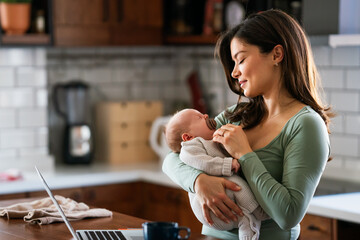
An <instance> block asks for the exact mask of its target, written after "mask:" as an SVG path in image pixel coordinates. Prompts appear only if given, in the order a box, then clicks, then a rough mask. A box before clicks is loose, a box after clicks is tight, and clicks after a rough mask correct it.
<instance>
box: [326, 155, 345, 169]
mask: <svg viewBox="0 0 360 240" xmlns="http://www.w3.org/2000/svg"><path fill="white" fill-rule="evenodd" d="M342 167H344V160H343V158H342V157H333V159H332V160H331V161H330V162H327V163H326V168H336V169H341V168H342Z"/></svg>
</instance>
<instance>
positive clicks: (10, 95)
mask: <svg viewBox="0 0 360 240" xmlns="http://www.w3.org/2000/svg"><path fill="white" fill-rule="evenodd" d="M32 106H34V92H33V90H32V89H31V88H9V89H3V88H2V89H1V88H0V108H1V107H32Z"/></svg>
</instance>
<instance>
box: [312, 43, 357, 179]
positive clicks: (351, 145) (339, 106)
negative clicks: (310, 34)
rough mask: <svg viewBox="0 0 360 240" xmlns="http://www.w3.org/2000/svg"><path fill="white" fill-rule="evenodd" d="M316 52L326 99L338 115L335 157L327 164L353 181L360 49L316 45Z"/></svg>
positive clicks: (333, 137) (333, 142)
mask: <svg viewBox="0 0 360 240" xmlns="http://www.w3.org/2000/svg"><path fill="white" fill-rule="evenodd" d="M314 55H315V61H316V63H317V65H318V67H319V70H320V71H319V72H320V75H321V77H322V80H323V86H324V88H325V93H326V95H327V99H328V100H329V102H330V103H331V105H332V106H333V110H334V111H335V112H336V114H337V116H336V117H335V118H334V119H333V122H332V125H331V130H332V134H331V135H330V139H331V147H332V153H331V154H332V156H333V157H334V159H333V162H331V164H328V166H327V167H328V168H329V169H330V170H329V172H331V171H332V169H334V170H335V171H333V174H334V175H341V173H344V174H343V175H347V176H343V177H344V178H347V179H349V180H351V178H353V177H355V176H356V175H358V172H360V152H359V147H360V145H359V144H360V127H359V126H360V48H359V47H339V48H335V49H332V48H330V47H326V48H324V47H315V49H314ZM316 55H317V56H316ZM318 61H319V62H318Z"/></svg>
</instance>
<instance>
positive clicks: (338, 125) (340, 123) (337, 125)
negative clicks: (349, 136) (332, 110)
mask: <svg viewBox="0 0 360 240" xmlns="http://www.w3.org/2000/svg"><path fill="white" fill-rule="evenodd" d="M330 131H331V132H332V133H342V132H344V116H343V115H342V114H338V115H337V116H335V117H334V118H332V119H331V123H330Z"/></svg>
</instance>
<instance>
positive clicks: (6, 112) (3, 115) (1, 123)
mask: <svg viewBox="0 0 360 240" xmlns="http://www.w3.org/2000/svg"><path fill="white" fill-rule="evenodd" d="M15 126H16V111H15V109H1V108H0V128H14V127H15Z"/></svg>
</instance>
